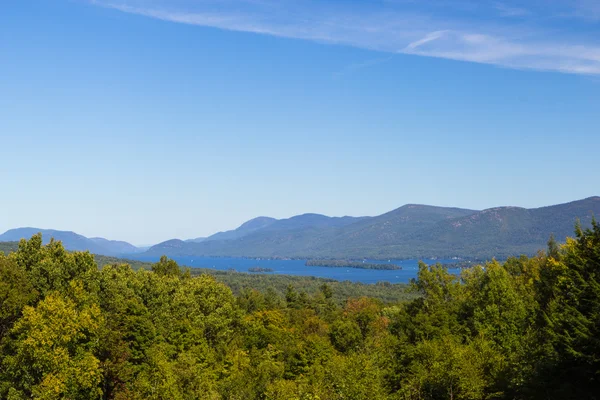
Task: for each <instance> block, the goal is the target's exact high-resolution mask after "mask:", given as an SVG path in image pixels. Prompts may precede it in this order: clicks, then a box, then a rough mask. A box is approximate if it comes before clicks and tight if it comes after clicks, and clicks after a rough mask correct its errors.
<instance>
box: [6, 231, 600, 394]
mask: <svg viewBox="0 0 600 400" xmlns="http://www.w3.org/2000/svg"><path fill="white" fill-rule="evenodd" d="M599 272H600V224H597V223H596V222H594V223H593V225H592V228H591V229H587V230H581V229H577V231H576V238H574V239H569V240H568V241H567V243H566V244H565V245H562V246H558V245H557V244H556V243H555V242H553V241H550V242H549V246H548V252H547V253H546V254H541V253H540V254H538V255H537V256H535V257H532V258H528V257H520V258H511V259H509V260H508V261H507V262H505V263H504V264H502V265H501V264H499V263H497V262H490V263H487V264H485V265H483V266H475V267H473V268H468V269H465V270H463V271H462V272H461V275H460V276H457V275H453V274H450V273H449V272H448V271H447V269H446V268H443V267H442V266H440V265H432V266H427V265H424V264H421V265H420V270H419V275H418V279H417V280H416V281H415V282H414V283H413V284H412V290H414V291H415V294H416V295H417V297H415V298H413V299H412V300H409V301H404V302H396V303H389V302H388V303H385V302H382V301H380V300H377V299H373V298H369V297H365V296H362V297H350V298H347V299H346V301H345V302H343V304H341V305H340V304H338V303H337V302H336V301H334V300H333V293H332V285H331V284H330V283H328V282H320V281H319V283H320V285H319V289H318V291H316V292H313V293H310V294H309V293H307V292H306V291H304V290H302V289H299V288H297V287H294V286H293V285H291V284H290V285H288V286H287V287H286V289H285V293H283V294H282V295H280V294H279V293H278V292H277V291H276V290H272V289H269V288H264V289H263V288H261V290H256V289H252V288H250V287H248V286H246V287H244V288H242V289H241V290H239V291H238V292H237V294H234V292H232V290H231V288H230V287H228V286H227V285H225V284H223V283H220V282H218V281H217V280H216V279H215V276H212V275H208V274H202V275H199V276H192V275H191V273H190V272H189V271H182V270H181V269H180V268H179V266H178V265H177V264H176V263H175V262H174V261H172V260H169V259H167V258H166V257H163V258H162V259H161V260H160V261H159V262H158V263H156V264H153V265H152V266H151V271H148V270H146V269H144V268H141V269H139V270H137V271H134V270H133V269H132V268H131V267H130V266H129V265H126V264H108V265H105V266H104V267H103V268H101V269H99V268H98V265H97V263H96V261H95V259H94V257H93V255H91V254H89V253H87V252H72V253H71V252H67V251H65V249H64V248H63V247H62V245H61V244H60V243H59V242H51V243H50V244H48V245H46V246H43V245H42V243H41V238H40V236H34V237H33V238H32V239H31V240H29V241H25V240H23V241H21V242H20V243H19V246H18V250H17V251H16V252H13V253H10V254H9V255H7V256H5V255H2V254H0V299H2V302H1V303H0V346H1V352H0V398H3V399H4V398H6V399H11V400H16V399H31V398H34V399H73V400H75V399H290V400H291V399H358V400H360V399H415V400H416V399H492V398H494V399H572V398H594V396H597V393H600V391H599V389H600V383H599V381H598V379H599V377H600V341H599V340H598V338H599V337H600V332H599V330H600V324H599V323H598V322H599V321H600V279H599V278H598V276H599ZM240 275H243V274H240ZM248 277H249V278H251V279H263V278H266V277H265V276H250V275H248Z"/></svg>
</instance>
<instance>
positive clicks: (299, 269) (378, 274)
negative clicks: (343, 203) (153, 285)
mask: <svg viewBox="0 0 600 400" xmlns="http://www.w3.org/2000/svg"><path fill="white" fill-rule="evenodd" d="M135 258H136V259H137V260H140V261H150V262H156V261H158V258H156V257H154V258H153V257H135ZM173 260H175V261H177V263H178V264H179V265H182V266H183V265H185V266H188V267H194V268H209V269H215V270H220V271H227V270H230V269H235V270H236V271H237V272H248V268H252V267H260V268H270V269H272V270H273V272H262V273H260V274H262V275H266V274H269V275H272V274H283V275H300V276H316V277H320V278H330V279H336V280H338V281H346V280H348V281H352V282H362V283H377V282H379V281H387V282H390V283H408V282H409V281H410V280H411V279H412V278H416V277H417V272H418V271H419V260H390V261H381V260H366V262H369V263H377V264H388V263H389V264H396V265H399V266H401V267H402V269H401V270H373V269H358V268H332V267H307V266H306V265H304V263H305V262H306V260H267V259H249V258H228V257H194V258H190V257H173ZM423 261H424V262H426V263H427V264H434V263H437V262H439V263H442V264H450V263H455V262H456V260H423ZM248 273H251V272H248ZM254 274H256V273H254Z"/></svg>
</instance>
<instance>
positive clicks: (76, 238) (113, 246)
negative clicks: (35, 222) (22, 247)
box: [0, 228, 138, 256]
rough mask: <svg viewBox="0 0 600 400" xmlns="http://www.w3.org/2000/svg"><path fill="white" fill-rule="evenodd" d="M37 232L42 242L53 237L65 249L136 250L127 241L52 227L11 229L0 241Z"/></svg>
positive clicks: (115, 252)
mask: <svg viewBox="0 0 600 400" xmlns="http://www.w3.org/2000/svg"><path fill="white" fill-rule="evenodd" d="M39 232H41V233H42V240H43V242H44V243H48V242H49V241H50V238H54V239H55V240H60V241H61V242H62V243H63V245H64V246H65V248H66V249H67V250H73V251H75V250H89V251H90V252H91V253H94V254H101V255H110V256H113V255H120V254H132V253H137V252H138V248H137V247H135V246H134V245H132V244H130V243H127V242H121V241H113V240H107V239H103V238H91V239H90V238H87V237H85V236H82V235H79V234H77V233H75V232H69V231H58V230H54V229H39V228H17V229H11V230H8V231H6V232H5V233H3V234H2V235H0V242H18V241H19V240H21V239H29V238H31V236H33V235H35V234H37V233H39Z"/></svg>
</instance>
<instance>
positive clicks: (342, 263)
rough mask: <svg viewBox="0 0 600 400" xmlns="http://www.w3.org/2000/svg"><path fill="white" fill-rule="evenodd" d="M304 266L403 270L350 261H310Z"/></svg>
mask: <svg viewBox="0 0 600 400" xmlns="http://www.w3.org/2000/svg"><path fill="white" fill-rule="evenodd" d="M304 265H306V266H307V267H330V268H358V269H378V270H396V269H402V267H401V266H399V265H396V264H375V263H367V262H363V261H349V260H308V261H307V262H306V263H305V264H304Z"/></svg>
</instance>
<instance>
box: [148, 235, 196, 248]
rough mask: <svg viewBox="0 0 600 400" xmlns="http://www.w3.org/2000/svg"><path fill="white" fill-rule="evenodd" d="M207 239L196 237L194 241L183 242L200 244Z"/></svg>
mask: <svg viewBox="0 0 600 400" xmlns="http://www.w3.org/2000/svg"><path fill="white" fill-rule="evenodd" d="M206 239H207V238H206V237H197V238H194V239H187V240H185V242H187V243H200V242H204V241H205V240H206ZM150 247H152V246H149V247H148V248H150Z"/></svg>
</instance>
